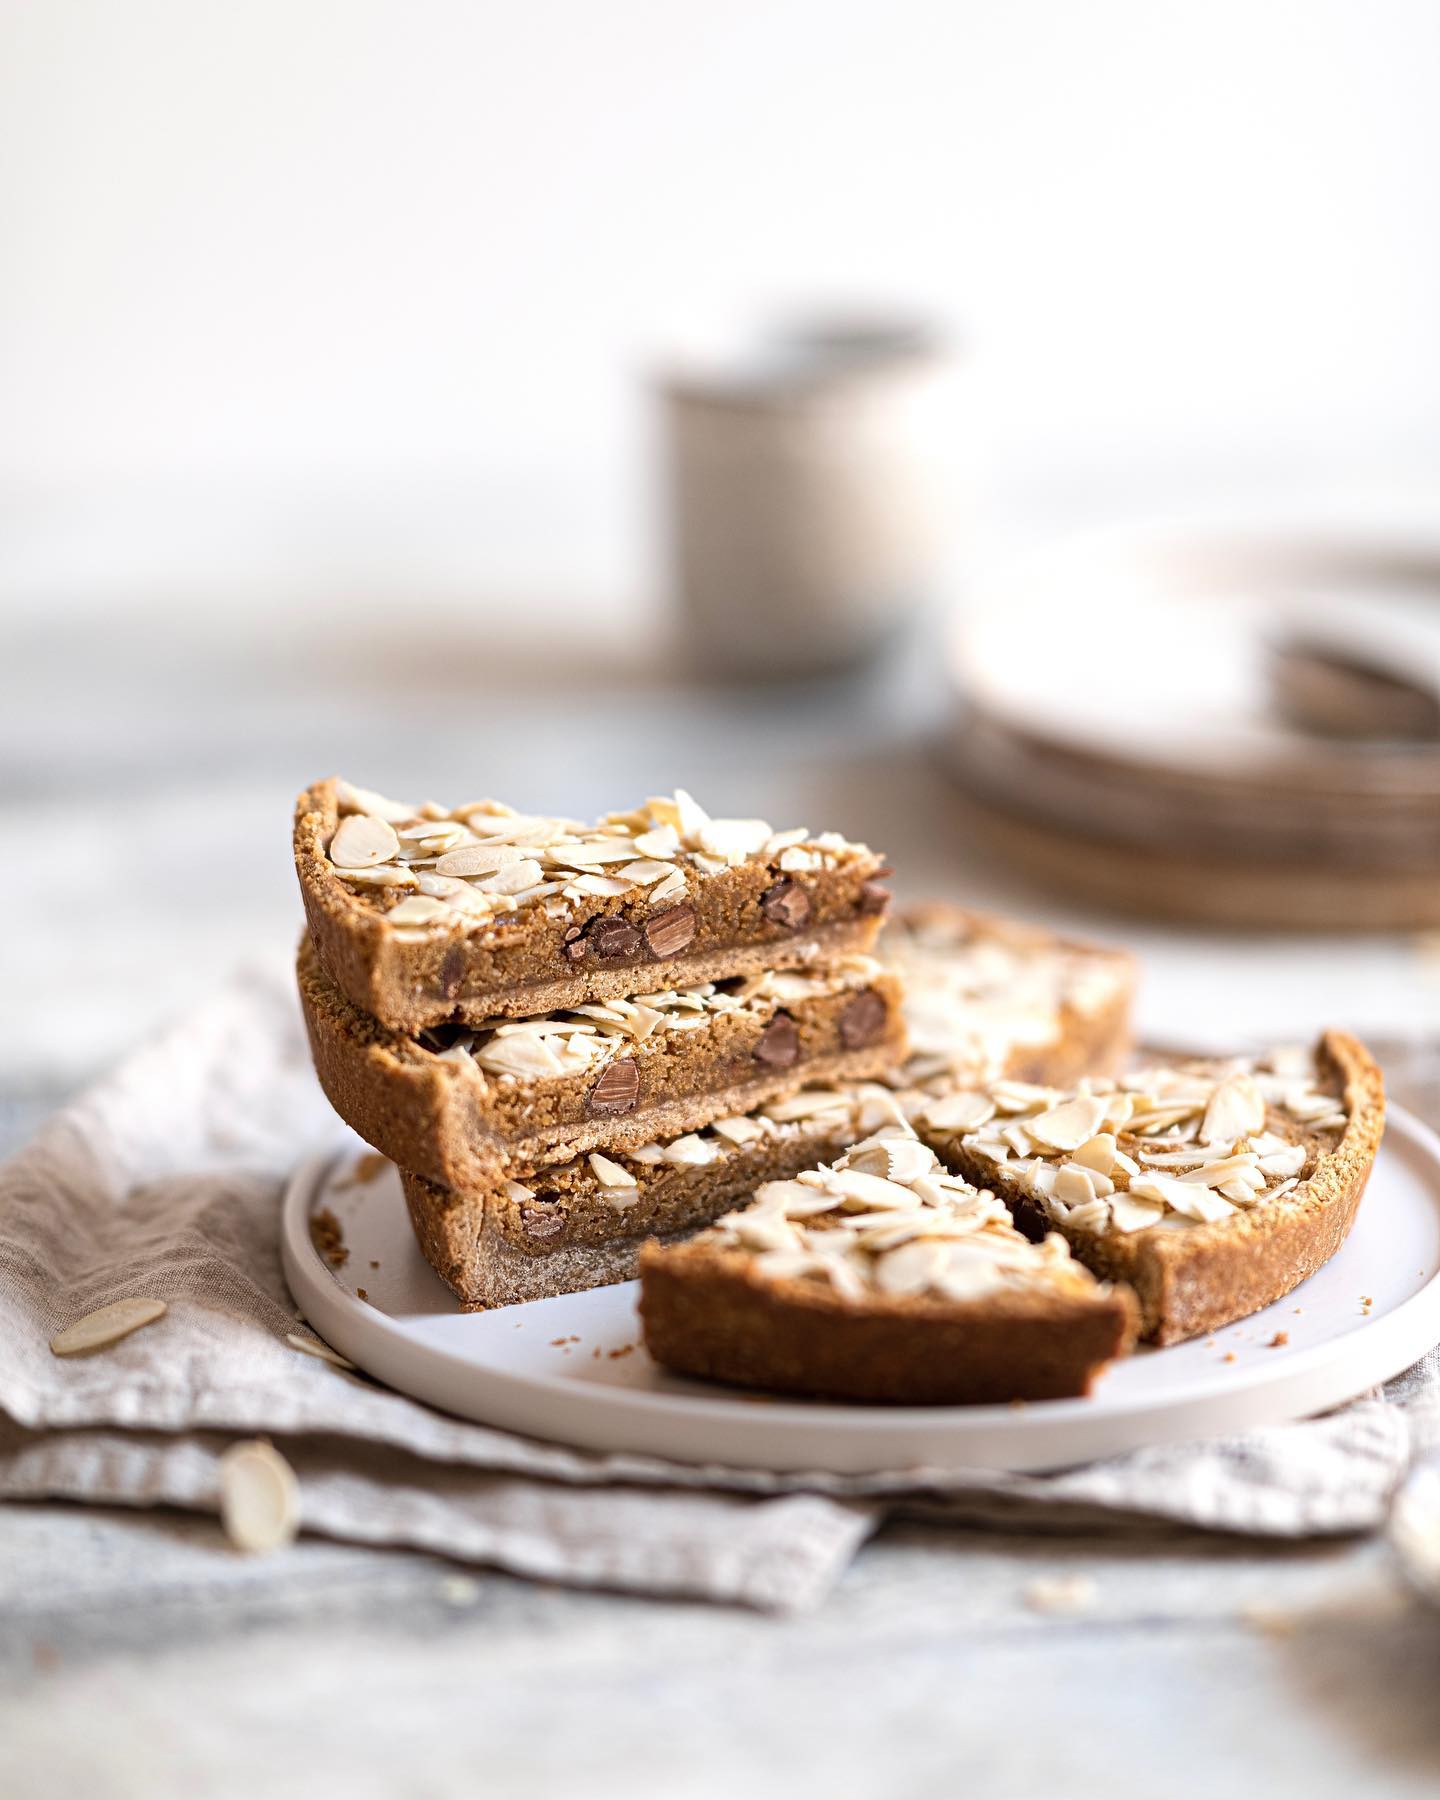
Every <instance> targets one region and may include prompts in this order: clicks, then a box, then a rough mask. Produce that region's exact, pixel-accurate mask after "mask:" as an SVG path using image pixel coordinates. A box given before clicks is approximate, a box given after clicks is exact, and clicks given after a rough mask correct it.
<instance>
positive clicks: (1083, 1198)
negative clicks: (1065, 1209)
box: [1054, 1163, 1096, 1206]
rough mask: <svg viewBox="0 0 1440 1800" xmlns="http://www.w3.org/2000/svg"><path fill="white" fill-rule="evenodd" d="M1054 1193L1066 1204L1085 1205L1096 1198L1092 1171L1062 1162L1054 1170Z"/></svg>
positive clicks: (1076, 1164) (1075, 1164)
mask: <svg viewBox="0 0 1440 1800" xmlns="http://www.w3.org/2000/svg"><path fill="white" fill-rule="evenodd" d="M1054 1195H1055V1198H1056V1199H1057V1200H1063V1201H1064V1202H1065V1204H1066V1205H1067V1206H1086V1205H1088V1204H1089V1202H1090V1201H1092V1200H1094V1199H1095V1198H1096V1188H1095V1182H1094V1171H1093V1170H1090V1169H1082V1168H1081V1167H1080V1165H1079V1164H1078V1163H1064V1164H1062V1166H1061V1167H1060V1168H1058V1169H1057V1170H1056V1171H1055V1187H1054Z"/></svg>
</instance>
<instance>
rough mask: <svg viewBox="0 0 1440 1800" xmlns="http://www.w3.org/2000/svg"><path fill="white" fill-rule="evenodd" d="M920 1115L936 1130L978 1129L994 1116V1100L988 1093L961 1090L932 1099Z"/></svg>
mask: <svg viewBox="0 0 1440 1800" xmlns="http://www.w3.org/2000/svg"><path fill="white" fill-rule="evenodd" d="M922 1116H923V1118H924V1120H925V1123H926V1124H927V1125H930V1126H933V1127H934V1129H935V1130H936V1131H978V1130H979V1129H980V1127H981V1126H982V1125H987V1124H988V1123H989V1122H990V1120H991V1119H993V1118H994V1117H995V1102H994V1101H993V1100H992V1099H991V1098H990V1097H989V1095H988V1094H980V1093H973V1092H970V1091H968V1090H962V1091H961V1092H960V1093H955V1094H946V1095H945V1096H944V1097H943V1098H942V1099H939V1100H934V1101H932V1102H931V1103H930V1104H929V1105H928V1106H926V1108H925V1111H924V1113H923V1115H922Z"/></svg>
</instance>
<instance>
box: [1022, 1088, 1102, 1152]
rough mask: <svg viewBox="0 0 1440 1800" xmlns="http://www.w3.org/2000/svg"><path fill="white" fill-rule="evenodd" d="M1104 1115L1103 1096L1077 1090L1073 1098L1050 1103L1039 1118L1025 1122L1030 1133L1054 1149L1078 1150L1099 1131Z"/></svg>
mask: <svg viewBox="0 0 1440 1800" xmlns="http://www.w3.org/2000/svg"><path fill="white" fill-rule="evenodd" d="M1104 1117H1105V1102H1104V1100H1102V1099H1099V1098H1097V1097H1096V1096H1095V1095H1093V1094H1077V1095H1076V1096H1075V1098H1074V1099H1073V1100H1065V1101H1062V1102H1061V1104H1060V1105H1059V1106H1052V1107H1051V1108H1050V1110H1049V1112H1043V1113H1041V1114H1040V1116H1039V1118H1036V1119H1028V1120H1027V1121H1026V1125H1027V1128H1028V1130H1029V1132H1030V1135H1031V1136H1032V1137H1033V1138H1038V1139H1039V1141H1040V1142H1041V1143H1043V1144H1049V1145H1050V1146H1051V1147H1052V1148H1054V1149H1056V1150H1078V1149H1079V1148H1080V1146H1081V1145H1082V1144H1084V1143H1087V1142H1088V1141H1089V1140H1090V1139H1091V1138H1092V1137H1094V1136H1095V1134H1096V1133H1097V1132H1098V1131H1099V1129H1100V1124H1101V1121H1102V1120H1103V1119H1104Z"/></svg>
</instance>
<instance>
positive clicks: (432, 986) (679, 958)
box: [294, 778, 887, 1031]
mask: <svg viewBox="0 0 1440 1800" xmlns="http://www.w3.org/2000/svg"><path fill="white" fill-rule="evenodd" d="M338 820H339V801H338V796H337V783H336V782H335V780H334V779H333V778H332V779H330V780H327V781H318V782H316V783H315V785H314V786H313V787H311V788H307V789H306V791H305V792H304V793H303V794H301V795H300V797H299V799H298V800H297V801H296V803H295V825H294V850H295V871H296V874H297V876H298V877H299V882H300V894H301V898H302V900H303V901H304V905H305V917H306V919H307V921H308V923H309V928H310V935H311V938H312V939H313V941H314V944H315V951H316V954H317V956H318V957H319V960H320V962H321V964H322V965H323V967H324V969H325V971H326V973H327V974H328V975H329V977H330V979H331V981H332V982H334V984H335V986H336V987H338V988H339V989H340V991H341V993H343V994H344V995H345V996H346V997H347V998H348V999H350V1000H351V1001H353V1002H354V1004H355V1005H356V1006H358V1007H359V1008H360V1009H361V1010H362V1011H363V1012H367V1013H369V1014H370V1015H371V1017H372V1018H375V1019H378V1020H380V1021H381V1022H382V1023H383V1024H385V1025H388V1026H390V1027H391V1029H392V1030H396V1031H420V1030H423V1029H424V1028H425V1027H426V1026H430V1025H441V1024H446V1023H450V1022H459V1023H465V1024H480V1023H483V1022H484V1021H485V1020H486V1019H492V1018H496V1017H499V1016H506V1017H513V1018H520V1017H527V1016H531V1015H534V1014H537V1013H546V1012H560V1011H563V1010H565V1009H566V1008H568V1007H573V1006H579V1005H581V1004H582V1003H583V1002H585V1001H587V1000H613V999H618V998H621V997H624V996H627V995H630V994H643V993H649V992H653V991H654V990H655V989H656V988H660V987H691V986H694V985H696V984H697V983H699V982H702V981H722V980H726V979H728V978H730V977H731V976H735V975H757V974H759V973H761V972H762V971H763V970H766V969H800V968H809V967H818V966H819V965H821V964H822V963H825V962H830V961H833V960H834V959H835V958H837V957H840V956H845V955H849V954H852V953H854V952H868V951H870V950H871V949H872V948H873V947H874V943H875V937H876V934H877V932H878V930H879V928H880V922H881V919H882V917H883V916H884V909H885V904H886V900H887V896H886V894H885V892H884V890H883V889H882V888H878V887H877V886H876V882H877V880H878V878H879V877H880V876H881V875H882V874H884V873H885V872H886V871H885V867H884V862H883V859H882V858H881V857H879V856H877V855H875V854H874V853H873V852H868V853H867V854H866V855H864V856H863V857H857V858H855V859H853V860H852V861H850V862H847V863H846V864H845V865H843V866H841V867H839V868H834V869H817V870H815V871H813V872H808V871H807V872H805V873H802V874H798V875H795V876H793V877H789V878H787V879H789V880H790V881H791V883H792V885H795V886H798V887H801V888H803V889H804V891H805V894H806V896H807V897H808V900H809V917H808V919H807V920H806V923H805V924H804V925H803V926H801V927H799V928H796V929H791V928H789V927H787V926H786V925H785V924H783V923H781V922H778V921H777V920H776V919H775V918H773V917H771V916H768V915H767V914H766V913H765V911H764V910H762V906H761V902H762V900H763V898H764V896H765V894H766V893H767V891H769V890H770V889H771V888H772V887H773V886H774V884H775V882H776V879H777V875H776V871H775V870H774V869H773V868H769V867H767V866H766V865H765V864H764V863H761V862H758V861H750V862H745V863H741V864H740V865H739V866H737V867H735V868H733V869H729V870H727V871H725V873H724V874H722V875H715V876H711V877H708V878H706V879H705V880H703V881H699V880H696V881H692V882H691V885H690V891H689V894H688V896H687V899H686V902H685V904H687V905H688V906H690V907H691V908H693V910H694V914H695V921H694V923H695V932H694V936H693V938H692V939H691V940H690V942H689V943H688V944H687V945H686V947H685V948H684V949H683V950H681V951H680V952H679V953H678V954H676V955H673V956H669V957H665V958H663V959H656V958H654V957H653V956H650V955H649V954H648V952H647V953H643V954H642V955H640V956H637V957H635V958H633V959H628V960H626V961H624V962H623V963H620V964H617V965H608V966H605V967H595V966H591V965H589V964H581V965H579V966H577V965H575V964H573V963H571V962H570V961H569V960H568V958H567V956H566V953H565V943H566V937H567V934H569V933H571V932H573V931H574V929H575V927H576V926H577V925H579V926H582V927H585V926H589V925H591V924H593V922H594V921H595V920H596V919H601V918H613V919H625V920H629V919H630V918H631V916H632V914H633V915H634V922H635V923H636V924H638V925H640V926H643V925H644V923H645V921H646V919H647V917H648V916H649V912H648V906H647V903H646V901H645V899H644V895H643V890H637V891H636V892H635V893H631V894H624V895H620V896H618V897H612V898H609V899H599V898H596V899H592V900H590V901H588V902H586V904H585V907H584V910H583V912H581V911H579V910H578V909H577V910H576V911H575V912H574V913H571V914H567V915H564V916H561V917H559V918H550V917H549V916H548V915H547V914H546V913H545V912H544V911H543V910H541V909H539V908H535V907H532V908H527V909H526V910H525V911H523V912H519V913H512V914H505V915H502V916H501V917H499V918H497V919H491V920H488V921H484V922H476V923H475V924H473V925H470V926H468V927H466V928H464V929H460V930H452V931H447V932H439V933H432V934H427V935H426V937H425V938H424V939H423V941H419V942H410V941H407V940H406V939H405V938H403V937H400V936H398V935H397V934H396V932H395V931H394V930H393V929H392V928H391V927H390V926H389V925H387V924H386V922H385V914H384V910H383V906H384V902H383V901H382V900H380V899H378V898H377V895H376V892H375V891H374V890H366V891H363V892H357V891H356V890H355V889H354V888H352V887H350V886H349V885H348V884H347V883H346V882H344V881H342V880H341V879H340V877H339V876H338V875H337V874H336V873H335V871H334V869H333V868H332V867H331V864H330V861H329V858H328V857H327V856H326V854H325V848H326V846H327V845H328V844H329V842H330V839H331V838H332V837H333V835H334V833H335V829H336V825H337V823H338ZM382 892H383V890H382Z"/></svg>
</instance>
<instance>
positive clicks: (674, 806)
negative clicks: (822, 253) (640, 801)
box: [651, 788, 710, 844]
mask: <svg viewBox="0 0 1440 1800" xmlns="http://www.w3.org/2000/svg"><path fill="white" fill-rule="evenodd" d="M669 810H670V812H671V814H672V815H673V816H671V817H668V818H667V817H662V815H661V812H660V808H659V806H658V805H656V803H655V802H654V801H652V802H651V811H652V812H653V813H654V814H655V816H656V818H657V820H658V822H659V823H660V824H662V825H663V824H670V825H673V826H674V827H675V829H676V830H677V831H678V832H679V833H680V840H681V842H682V843H685V844H693V843H694V842H695V841H696V840H697V839H698V838H699V836H700V833H701V832H702V831H703V830H704V829H705V827H706V826H707V825H708V824H709V823H710V815H709V813H707V812H706V810H705V808H704V807H703V806H701V805H700V803H699V802H698V801H697V800H696V799H695V798H694V797H693V795H690V794H687V793H686V791H685V789H684V788H676V790H675V798H674V800H673V802H671V803H670V806H669Z"/></svg>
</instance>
